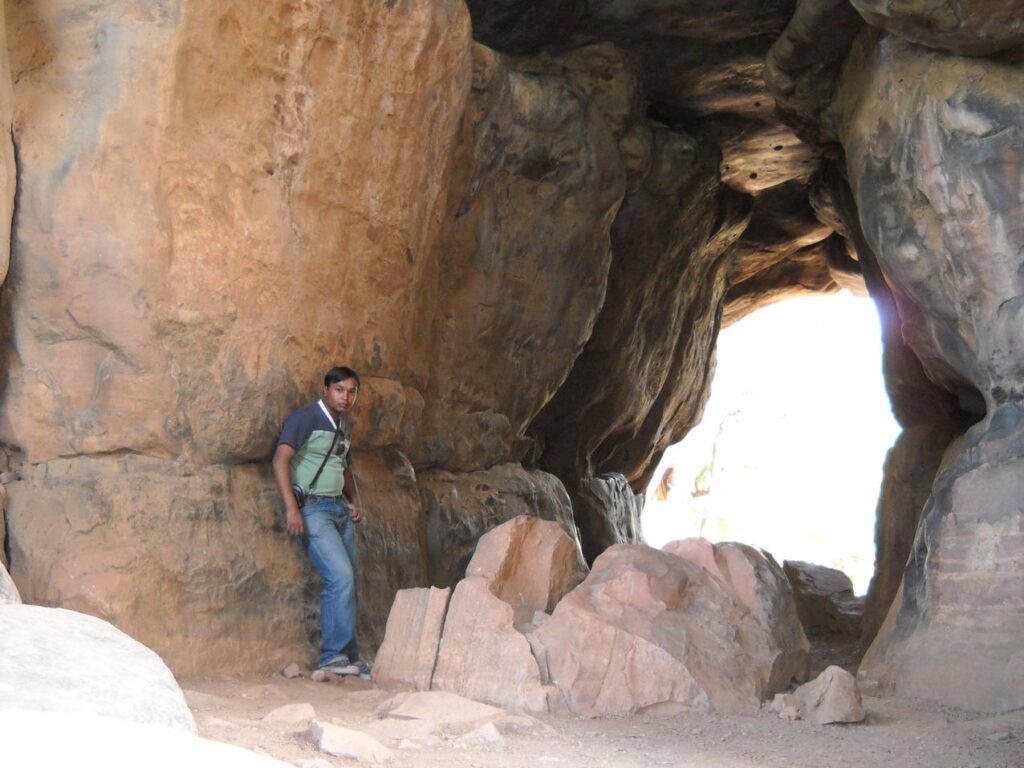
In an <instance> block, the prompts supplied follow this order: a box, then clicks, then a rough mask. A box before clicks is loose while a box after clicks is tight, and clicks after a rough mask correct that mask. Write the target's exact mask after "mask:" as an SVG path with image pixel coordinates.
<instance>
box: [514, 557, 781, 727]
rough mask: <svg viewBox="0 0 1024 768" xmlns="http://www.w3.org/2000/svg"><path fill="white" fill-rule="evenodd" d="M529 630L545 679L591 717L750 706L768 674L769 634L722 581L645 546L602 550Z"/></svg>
mask: <svg viewBox="0 0 1024 768" xmlns="http://www.w3.org/2000/svg"><path fill="white" fill-rule="evenodd" d="M534 634H535V637H536V640H537V641H538V642H539V644H540V645H541V646H542V647H543V651H544V656H545V658H546V666H547V669H548V671H549V674H550V677H551V681H552V682H553V683H554V684H555V685H557V686H558V688H559V689H560V690H561V692H562V693H563V694H564V696H565V699H566V702H567V704H568V706H569V708H570V709H571V710H572V711H573V712H576V713H578V714H583V715H588V716H597V715H623V714H628V713H631V712H637V711H640V710H642V709H645V708H647V707H652V706H655V705H660V704H666V703H675V704H678V705H681V706H685V707H688V708H691V709H696V710H702V711H707V710H716V711H720V712H747V713H749V712H755V711H757V709H758V707H759V705H760V701H761V698H762V695H763V692H764V690H765V687H766V685H767V683H768V680H769V677H770V673H771V669H770V663H769V658H770V656H769V654H768V652H767V649H768V648H769V647H770V645H771V643H772V640H771V638H770V636H769V635H768V632H767V631H766V630H765V629H764V627H762V626H761V624H760V623H759V622H758V621H757V620H756V619H755V618H754V617H753V616H752V615H751V613H750V611H749V610H748V609H747V608H746V607H744V606H743V605H741V604H740V603H739V602H738V601H737V600H736V599H735V598H734V597H733V596H732V595H731V594H730V593H729V590H728V589H727V588H726V587H725V585H724V584H723V583H722V582H721V581H720V580H719V579H717V578H715V577H713V576H711V575H710V574H709V573H708V572H707V571H706V570H704V569H703V568H702V567H700V566H699V565H696V564H695V563H691V562H689V561H687V560H684V559H683V558H681V557H676V556H674V555H670V554H667V553H665V552H659V551H658V550H655V549H651V548H650V547H646V546H643V545H628V544H620V545H616V546H613V547H610V548H609V549H608V550H606V551H605V552H604V553H603V554H602V555H601V556H600V557H598V559H597V560H596V561H595V562H594V565H593V570H592V571H591V573H590V575H589V576H588V577H587V578H586V579H585V580H584V582H583V583H582V584H581V585H580V586H578V587H577V588H576V589H574V590H573V591H572V592H570V593H569V594H568V595H566V596H565V597H564V598H563V599H562V600H561V602H559V604H558V606H557V607H556V608H555V612H554V614H553V615H552V617H551V618H550V619H549V620H548V621H546V622H544V624H543V625H542V626H541V627H540V628H539V629H538V630H537V631H536V632H535V633H534Z"/></svg>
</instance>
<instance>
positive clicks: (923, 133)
mask: <svg viewBox="0 0 1024 768" xmlns="http://www.w3.org/2000/svg"><path fill="white" fill-rule="evenodd" d="M1022 91H1024V68H1022V66H1021V64H1019V63H1014V60H1013V57H1004V58H1003V60H1001V61H1000V60H996V59H988V60H982V59H967V58H963V57H959V56H956V55H950V54H947V53H943V52H939V51H934V50H929V49H925V48H921V47H918V46H916V45H913V44H910V43H908V42H905V41H903V40H900V39H899V38H896V37H890V36H881V37H879V36H878V35H877V34H876V33H874V32H871V33H868V34H866V35H864V36H862V38H861V39H860V40H859V41H858V44H857V45H856V46H855V50H854V53H853V55H852V56H851V59H850V60H849V61H848V63H847V67H846V71H845V74H844V80H843V84H842V86H841V89H840V94H839V98H838V101H837V105H838V111H837V113H836V114H837V116H838V118H839V120H838V124H839V125H840V137H841V140H842V143H843V146H844V148H845V150H846V157H847V169H848V172H849V177H850V183H851V186H852V188H853V191H854V195H855V198H856V202H857V208H858V210H859V212H860V222H861V224H862V226H863V229H864V234H865V236H866V238H867V240H868V242H869V243H870V245H871V248H872V250H873V251H874V252H875V253H876V254H877V256H878V260H879V262H880V265H881V268H882V271H883V273H884V276H885V280H886V282H887V283H888V284H889V286H890V287H891V289H892V293H893V297H894V301H895V305H896V309H897V311H898V313H899V317H900V320H901V324H902V333H903V337H904V338H905V339H906V340H907V343H908V344H909V345H910V347H911V348H912V349H913V350H914V352H915V353H916V354H917V356H918V357H919V358H920V360H921V362H922V364H923V366H924V370H925V372H926V373H927V375H928V377H929V378H930V379H931V380H932V381H934V382H936V383H938V384H940V385H941V386H942V387H944V388H945V389H947V390H948V391H950V392H953V393H954V394H956V395H957V396H958V398H959V399H960V402H961V404H963V405H964V407H965V408H966V409H967V410H976V411H983V412H984V417H983V418H982V419H981V421H979V422H978V423H977V424H976V425H974V426H973V427H972V428H971V429H970V430H968V432H967V433H966V434H965V435H964V437H963V439H962V440H960V441H958V442H957V443H956V444H955V448H951V449H950V451H949V452H947V456H946V458H945V461H944V464H943V467H942V468H941V469H940V471H939V474H938V476H937V478H936V481H935V484H934V486H933V488H932V493H931V496H930V499H929V501H928V503H927V505H926V507H925V509H924V511H923V513H922V520H921V523H920V525H919V527H918V531H917V537H916V539H915V541H914V545H913V550H912V552H911V556H910V560H909V562H908V564H907V568H906V571H905V573H904V576H903V584H902V587H901V591H900V594H899V595H898V596H897V598H896V601H895V602H894V603H893V606H892V609H891V610H890V612H889V615H888V617H887V618H886V621H885V623H884V625H883V626H882V628H881V630H880V632H879V634H878V636H877V637H876V639H875V642H874V643H873V645H872V647H871V649H870V650H869V652H868V654H867V656H866V658H865V659H864V662H863V664H862V666H861V675H862V677H863V678H864V679H865V680H867V681H869V682H873V683H875V684H877V685H879V686H880V687H881V688H882V689H883V690H888V691H894V692H896V693H898V694H901V695H910V696H922V697H927V698H932V699H936V700H939V701H943V702H947V703H950V704H956V705H959V706H966V707H970V708H973V709H980V710H986V711H1000V710H1008V709H1015V708H1020V707H1021V706H1024V647H1022V646H1021V643H1020V638H1021V636H1022V634H1024V511H1022V506H1021V502H1020V499H1021V498H1022V497H1024V365H1022V362H1021V349H1024V175H1022V168H1024V106H1022V103H1021V100H1020V94H1021V92H1022Z"/></svg>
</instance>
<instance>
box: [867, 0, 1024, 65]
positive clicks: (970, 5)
mask: <svg viewBox="0 0 1024 768" xmlns="http://www.w3.org/2000/svg"><path fill="white" fill-rule="evenodd" d="M850 1H851V3H852V4H853V6H854V7H855V8H856V9H857V10H858V11H859V12H860V14H861V16H863V17H864V18H865V19H867V21H868V22H869V23H870V24H872V25H874V26H876V27H881V28H882V29H884V30H887V31H888V32H892V33H893V34H896V35H899V36H900V37H904V38H906V39H907V40H911V41H913V42H915V43H922V44H923V45H928V46H931V47H933V48H943V49H945V50H948V51H953V52H955V53H964V54H967V55H972V56H978V55H981V56H984V55H987V54H992V53H997V52H999V51H1005V50H1007V49H1008V48H1013V47H1014V46H1018V45H1024V2H1021V0H850Z"/></svg>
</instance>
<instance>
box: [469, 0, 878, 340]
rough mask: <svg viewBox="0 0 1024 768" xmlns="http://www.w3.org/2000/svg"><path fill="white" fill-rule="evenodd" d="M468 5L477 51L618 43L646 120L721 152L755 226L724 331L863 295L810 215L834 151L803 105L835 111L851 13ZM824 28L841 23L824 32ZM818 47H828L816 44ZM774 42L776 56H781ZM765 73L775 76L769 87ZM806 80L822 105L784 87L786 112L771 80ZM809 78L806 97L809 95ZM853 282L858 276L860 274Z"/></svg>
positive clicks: (732, 278)
mask: <svg viewBox="0 0 1024 768" xmlns="http://www.w3.org/2000/svg"><path fill="white" fill-rule="evenodd" d="M468 5H469V9H470V14H471V16H472V20H473V35H474V38H475V39H476V40H477V41H479V42H481V43H484V44H485V45H488V46H490V47H493V48H496V49H498V50H500V51H503V52H506V53H510V54H518V55H523V56H525V55H531V54H536V53H538V52H542V51H543V52H548V53H553V54H559V53H563V52H565V51H567V50H571V49H574V48H578V47H581V46H585V45H589V44H593V43H596V42H611V43H613V44H614V45H615V46H616V47H618V48H620V49H622V50H623V51H625V52H627V54H628V55H629V56H631V57H633V58H634V59H635V61H636V63H637V66H638V69H639V71H640V73H641V78H642V86H641V87H642V92H643V95H644V97H645V99H646V101H647V114H648V117H649V118H650V119H651V120H652V121H654V122H658V123H664V124H666V125H667V126H670V127H678V128H679V129H681V130H685V131H687V132H688V133H691V134H695V135H698V136H700V137H701V138H703V139H706V140H707V141H709V142H710V143H712V144H714V145H717V146H718V147H719V148H720V151H721V163H720V167H719V174H720V177H721V179H722V181H723V182H724V183H725V184H726V185H727V186H729V187H731V188H732V189H734V190H736V191H738V192H740V193H742V194H745V195H749V196H750V197H751V198H752V216H751V220H750V224H749V226H748V227H747V229H746V231H745V232H744V234H743V235H742V236H741V238H740V239H739V241H738V242H737V243H736V245H735V246H734V248H733V253H732V265H731V268H730V273H729V293H728V295H727V302H726V311H725V323H726V324H728V323H731V322H735V321H736V320H738V319H739V318H741V317H743V316H745V315H747V314H749V313H750V312H751V311H753V310H755V309H756V308H757V307H759V306H763V305H764V304H766V303H771V302H773V301H777V300H779V299H782V298H786V297H788V296H793V295H798V294H801V293H819V292H830V291H834V290H837V289H838V288H839V287H840V284H841V283H842V284H843V285H846V286H852V287H854V288H859V287H861V286H862V281H861V280H860V278H859V276H858V275H856V274H853V275H852V276H851V275H850V274H849V272H847V273H846V276H847V277H848V278H849V279H848V280H846V281H842V280H841V281H839V282H837V280H836V279H835V278H836V276H837V275H836V274H835V270H834V269H830V268H829V259H828V253H829V251H830V248H829V247H828V246H826V244H825V240H826V239H827V238H828V237H829V236H830V235H831V234H832V229H831V228H830V227H829V226H827V225H824V224H822V223H821V222H820V221H819V220H818V219H817V217H816V216H815V212H814V211H813V210H812V207H811V205H810V203H809V202H808V195H809V189H810V182H811V181H812V179H813V176H814V174H815V173H816V171H817V170H818V167H819V165H820V161H821V157H822V153H823V152H825V153H829V152H831V151H833V150H831V149H830V142H828V141H823V140H821V138H822V137H821V136H820V133H819V132H818V130H817V120H816V117H817V115H816V114H814V115H810V116H808V114H807V113H808V112H809V111H813V110H812V109H811V108H808V107H807V105H806V102H807V101H808V100H813V98H814V97H815V96H816V95H817V96H818V98H819V100H821V101H822V102H823V103H824V102H826V101H827V97H828V96H829V95H830V94H831V91H832V84H831V83H830V82H829V80H830V77H831V76H832V73H831V72H830V71H829V66H828V65H829V64H833V63H834V64H835V67H833V69H834V68H836V67H837V66H838V62H839V61H841V59H842V56H843V55H844V54H845V51H846V50H848V49H849V46H850V43H851V41H852V37H853V34H855V32H856V31H857V29H859V27H860V25H861V22H860V19H859V17H858V16H857V14H856V12H854V11H853V9H852V8H851V7H850V6H849V5H848V4H845V3H843V4H838V5H837V4H836V3H829V2H825V3H814V4H801V5H800V7H799V8H798V7H797V6H798V4H797V3H796V2H794V1H793V0H736V1H735V2H726V3H722V2H717V0H715V1H713V0H643V1H641V2H626V1H625V0H554V1H553V2H550V1H545V2H540V1H537V0H532V1H531V0H512V1H501V2H492V1H489V0H470V2H469V3H468ZM805 6H809V7H805ZM823 16H826V17H830V18H832V19H833V21H834V23H831V24H822V23H821V22H822V21H823V18H822V17H823ZM787 25H788V26H787ZM822 30H824V32H822ZM822 34H824V35H825V39H826V42H827V43H828V45H827V46H819V45H817V42H819V38H820V37H821V35H822ZM780 38H782V40H781V43H782V46H775V49H776V50H773V45H774V44H775V43H776V42H777V41H780ZM780 47H781V48H782V50H778V49H779V48H780ZM770 53H771V54H772V55H771V56H769V54H770ZM829 58H831V59H833V60H834V61H829V60H828V59H829ZM822 59H824V60H825V61H822ZM766 60H770V61H771V63H772V64H774V68H773V71H772V72H771V73H770V74H766V72H765V68H766ZM811 70H812V71H814V72H816V73H818V74H819V75H822V74H823V75H824V77H819V78H804V79H801V80H800V82H799V83H798V85H799V86H803V87H804V90H807V89H808V88H810V89H811V90H813V89H814V88H815V87H816V88H817V90H818V91H821V92H822V93H820V94H816V93H812V94H810V95H808V94H807V93H805V92H804V90H801V89H800V88H798V87H795V86H794V85H793V83H791V82H784V83H781V84H780V86H779V87H778V88H776V89H774V91H775V93H778V92H779V91H780V90H781V91H783V92H787V93H788V92H795V94H796V96H795V100H796V101H798V102H799V103H798V104H796V105H790V104H788V103H786V104H778V103H777V100H776V98H775V97H774V95H773V92H772V91H771V90H769V86H768V84H766V78H769V79H771V78H774V79H775V80H776V81H779V80H782V79H783V78H784V77H785V75H795V78H794V79H799V76H800V75H801V74H803V73H804V72H805V71H811ZM808 79H810V80H812V81H813V82H812V85H811V86H805V85H804V84H805V82H806V81H807V80H808ZM822 82H824V84H822ZM815 83H816V85H815ZM801 99H802V101H801ZM800 107H804V109H803V111H801V109H800ZM805 139H806V140H805ZM850 266H851V265H850V264H849V263H847V267H848V268H849V267H850ZM852 269H853V270H854V272H856V271H857V265H856V262H853V264H852Z"/></svg>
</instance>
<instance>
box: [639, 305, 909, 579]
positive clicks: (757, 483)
mask: <svg viewBox="0 0 1024 768" xmlns="http://www.w3.org/2000/svg"><path fill="white" fill-rule="evenodd" d="M881 359H882V353H881V332H880V330H879V321H878V315H877V312H876V310H875V307H874V304H873V303H872V302H871V300H870V299H867V298H860V297H857V296H854V295H853V294H851V293H849V292H847V291H842V292H840V293H838V294H832V295H829V296H811V297H806V298H799V299H791V300H788V301H784V302H780V303H778V304H774V305H770V306H768V307H765V308H764V309H761V310H759V311H758V312H756V313H754V314H752V315H750V316H749V317H747V318H744V319H743V320H740V321H739V322H738V323H736V324H735V325H733V326H730V327H729V328H726V329H725V330H723V331H722V332H721V334H720V335H719V340H718V364H717V368H716V372H715V377H714V381H713V383H712V386H711V395H710V398H709V400H708V403H707V407H706V408H705V411H704V417H703V419H702V421H701V422H700V424H699V425H698V426H697V427H695V428H694V429H693V430H691V432H690V433H689V434H688V435H687V436H686V438H685V439H684V440H683V441H682V442H680V443H677V444H676V445H673V446H672V447H670V448H669V449H668V450H667V451H666V452H665V455H664V456H663V457H662V460H661V463H660V464H659V466H658V469H657V470H656V472H655V474H654V477H653V480H652V481H651V485H650V487H649V488H648V489H647V499H646V505H645V507H644V513H643V522H642V525H643V532H644V538H645V539H646V540H647V543H648V544H650V545H651V546H654V547H661V546H662V545H664V544H666V543H667V542H669V541H673V540H675V539H681V538H686V537H689V536H704V537H705V538H707V539H710V540H711V541H713V542H720V541H739V542H743V543H746V544H750V545H752V546H755V547H759V548H761V549H764V550H766V551H768V552H770V553H771V554H772V555H773V556H774V557H775V559H776V560H777V561H778V562H779V563H780V564H781V563H782V561H783V560H804V561H808V562H812V563H817V564H819V565H825V566H829V567H831V568H838V569H840V570H842V571H844V572H845V573H846V574H847V575H848V576H849V577H850V578H851V579H852V580H853V584H854V591H855V592H856V593H857V594H858V595H862V594H864V593H865V592H867V588H868V584H869V582H870V580H871V575H872V572H873V569H874V560H875V545H874V527H875V513H876V506H877V502H878V494H879V488H880V486H881V481H882V465H883V463H884V460H885V455H886V452H887V451H888V450H889V448H890V447H891V446H892V444H893V442H894V441H895V439H896V436H897V434H898V433H899V431H900V428H899V425H898V424H897V423H896V421H895V419H894V418H893V415H892V409H891V407H890V404H889V398H888V395H887V394H886V392H885V386H884V383H883V379H882V364H881Z"/></svg>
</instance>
